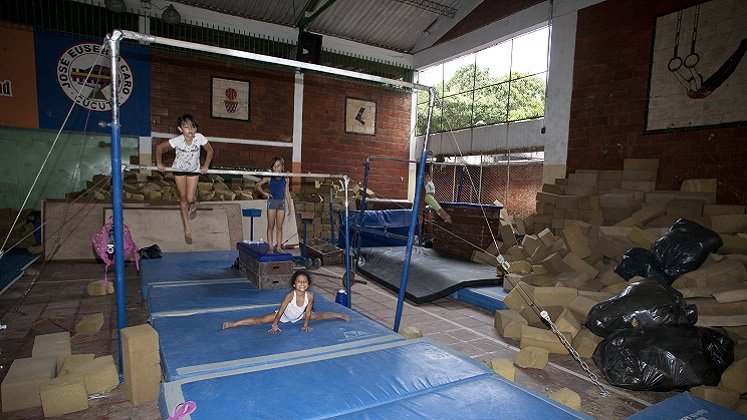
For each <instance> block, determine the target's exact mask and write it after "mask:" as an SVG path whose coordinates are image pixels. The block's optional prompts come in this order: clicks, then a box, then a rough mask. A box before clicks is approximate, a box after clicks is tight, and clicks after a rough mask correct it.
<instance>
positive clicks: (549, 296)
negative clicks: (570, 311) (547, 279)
mask: <svg viewBox="0 0 747 420" xmlns="http://www.w3.org/2000/svg"><path fill="white" fill-rule="evenodd" d="M576 296H578V289H575V288H573V287H535V288H534V301H535V302H536V303H537V304H538V305H540V306H551V305H561V306H565V305H568V304H569V303H571V301H572V300H573V299H575V298H576Z"/></svg>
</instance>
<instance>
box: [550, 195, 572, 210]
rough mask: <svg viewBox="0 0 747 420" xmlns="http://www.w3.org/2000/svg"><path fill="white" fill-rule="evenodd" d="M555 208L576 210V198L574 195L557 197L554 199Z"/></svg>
mask: <svg viewBox="0 0 747 420" xmlns="http://www.w3.org/2000/svg"><path fill="white" fill-rule="evenodd" d="M555 208H557V209H577V208H578V197H577V196H575V195H569V194H564V195H558V196H556V197H555Z"/></svg>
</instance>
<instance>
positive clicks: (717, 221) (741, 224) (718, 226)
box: [711, 214, 747, 233]
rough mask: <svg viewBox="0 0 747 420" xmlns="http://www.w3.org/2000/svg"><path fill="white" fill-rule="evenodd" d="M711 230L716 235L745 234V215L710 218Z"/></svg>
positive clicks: (746, 225) (746, 221) (746, 227)
mask: <svg viewBox="0 0 747 420" xmlns="http://www.w3.org/2000/svg"><path fill="white" fill-rule="evenodd" d="M711 230H713V231H714V232H716V233H740V232H747V214H727V215H721V216H711Z"/></svg>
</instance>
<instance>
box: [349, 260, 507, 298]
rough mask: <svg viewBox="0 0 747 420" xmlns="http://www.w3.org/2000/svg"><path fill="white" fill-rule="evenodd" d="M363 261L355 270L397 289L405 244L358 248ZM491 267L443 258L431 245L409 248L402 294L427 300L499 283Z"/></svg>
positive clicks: (500, 281)
mask: <svg viewBox="0 0 747 420" xmlns="http://www.w3.org/2000/svg"><path fill="white" fill-rule="evenodd" d="M361 255H362V256H363V262H362V263H361V262H359V264H358V270H359V271H360V272H361V273H363V274H365V275H366V276H367V277H369V278H370V279H372V280H374V281H375V282H377V283H379V284H381V285H382V286H384V287H387V288H389V289H391V290H393V291H395V292H398V291H399V285H400V282H401V279H402V268H403V266H404V261H405V247H379V248H362V249H361ZM502 282H503V278H502V277H500V276H498V274H497V273H496V269H495V267H493V266H489V265H483V264H477V263H473V262H469V261H462V260H457V259H453V258H446V257H442V256H440V255H438V254H437V253H436V251H434V250H433V249H431V248H422V247H417V248H413V250H412V258H411V259H410V273H409V277H408V280H407V290H406V291H405V296H406V297H407V298H408V299H410V300H411V301H413V302H415V303H417V304H420V303H427V302H430V301H433V300H436V299H439V298H442V297H445V296H448V295H449V294H451V293H453V292H456V291H457V290H459V289H462V288H465V287H476V286H495V285H499V284H502Z"/></svg>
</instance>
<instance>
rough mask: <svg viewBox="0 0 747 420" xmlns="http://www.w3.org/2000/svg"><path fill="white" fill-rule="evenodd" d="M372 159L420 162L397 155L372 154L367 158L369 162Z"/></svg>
mask: <svg viewBox="0 0 747 420" xmlns="http://www.w3.org/2000/svg"><path fill="white" fill-rule="evenodd" d="M372 160H393V161H395V162H406V163H418V161H417V160H410V159H402V158H396V157H391V156H384V155H372V156H369V157H367V158H366V161H367V162H370V161H372Z"/></svg>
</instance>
